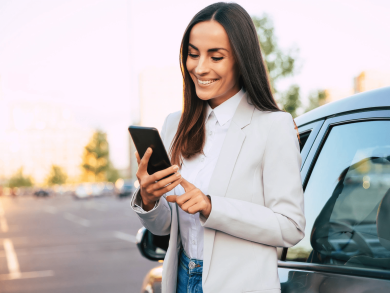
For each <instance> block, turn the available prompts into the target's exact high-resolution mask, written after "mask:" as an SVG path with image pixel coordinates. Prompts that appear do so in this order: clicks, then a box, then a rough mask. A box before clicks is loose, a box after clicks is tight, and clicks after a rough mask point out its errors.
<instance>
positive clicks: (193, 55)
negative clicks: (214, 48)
mask: <svg viewBox="0 0 390 293" xmlns="http://www.w3.org/2000/svg"><path fill="white" fill-rule="evenodd" d="M188 56H190V57H191V58H197V57H198V56H199V55H195V54H188Z"/></svg>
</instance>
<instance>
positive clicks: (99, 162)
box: [82, 130, 119, 182]
mask: <svg viewBox="0 0 390 293" xmlns="http://www.w3.org/2000/svg"><path fill="white" fill-rule="evenodd" d="M82 169H83V175H82V180H83V181H85V182H101V181H107V180H108V179H112V178H115V176H117V174H116V172H117V171H116V170H115V169H114V168H113V167H112V165H111V163H110V160H109V145H108V141H107V135H106V133H104V132H102V131H100V130H97V131H95V133H94V134H93V136H92V138H91V140H90V141H89V143H88V145H87V146H86V147H85V149H84V154H83V163H82ZM118 177H119V176H118ZM116 179H117V178H116Z"/></svg>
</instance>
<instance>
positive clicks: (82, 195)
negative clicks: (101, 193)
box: [73, 183, 92, 199]
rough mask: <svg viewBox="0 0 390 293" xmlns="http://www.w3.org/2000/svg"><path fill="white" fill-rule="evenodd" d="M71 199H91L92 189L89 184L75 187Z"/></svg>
mask: <svg viewBox="0 0 390 293" xmlns="http://www.w3.org/2000/svg"><path fill="white" fill-rule="evenodd" d="M73 197H74V198H75V199H88V198H91V197H92V188H91V184H89V183H83V184H80V185H78V186H77V187H76V189H75V191H74V193H73Z"/></svg>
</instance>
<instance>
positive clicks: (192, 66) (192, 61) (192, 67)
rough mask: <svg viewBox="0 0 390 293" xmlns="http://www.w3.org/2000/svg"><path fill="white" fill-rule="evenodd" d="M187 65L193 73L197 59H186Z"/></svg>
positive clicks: (188, 69)
mask: <svg viewBox="0 0 390 293" xmlns="http://www.w3.org/2000/svg"><path fill="white" fill-rule="evenodd" d="M186 67H187V71H188V72H189V73H191V72H192V71H193V70H194V69H195V67H196V60H192V59H189V58H188V59H187V61H186Z"/></svg>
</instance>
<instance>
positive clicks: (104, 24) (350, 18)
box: [0, 0, 390, 168]
mask: <svg viewBox="0 0 390 293" xmlns="http://www.w3.org/2000/svg"><path fill="white" fill-rule="evenodd" d="M213 2H214V1H206V0H196V1H189V0H167V1H161V0H159V1H157V0H139V1H136V0H133V1H131V0H56V1H52V0H46V1H45V0H33V1H27V0H18V1H7V0H2V1H1V2H0V78H1V87H2V98H3V99H4V100H15V99H18V100H29V101H35V100H37V101H38V100H44V101H45V100H46V101H50V102H53V103H60V104H63V105H66V106H68V107H69V108H70V109H71V110H72V111H73V112H74V113H75V116H76V118H77V120H78V121H79V122H80V123H83V124H84V125H87V126H90V127H100V128H102V129H103V130H105V131H107V132H108V137H109V142H110V146H111V158H112V160H113V163H114V165H115V166H116V167H118V168H125V167H126V166H127V164H128V140H129V137H128V133H127V126H128V125H129V124H130V123H131V121H132V120H133V119H136V118H137V113H138V75H139V72H140V71H142V70H143V69H144V68H146V67H150V66H155V67H166V66H167V67H168V66H178V57H179V46H180V42H181V37H182V34H183V32H184V29H185V27H186V26H187V24H188V22H189V21H190V19H191V18H192V17H193V16H194V15H195V13H196V12H198V11H199V10H200V9H202V8H203V7H205V6H206V5H208V4H210V3H213ZM236 2H238V3H239V4H241V5H242V6H243V7H244V8H245V9H246V10H247V11H248V12H249V14H250V15H259V16H260V15H261V14H263V13H264V12H266V13H268V14H269V15H270V16H271V17H272V18H273V21H274V26H275V33H276V35H277V37H278V40H279V44H280V45H281V47H282V48H289V47H291V46H295V47H297V48H299V49H300V54H299V56H300V61H301V70H300V73H299V74H297V75H296V76H295V77H294V78H292V79H290V80H287V81H285V82H284V83H283V84H281V85H280V86H282V87H285V86H287V85H289V84H290V83H292V82H296V83H298V84H299V85H300V86H301V89H302V96H303V101H304V102H305V101H306V98H307V95H308V93H309V92H310V91H312V90H315V89H319V88H322V89H325V88H341V89H346V88H351V87H352V85H353V78H354V77H355V76H356V75H358V74H359V73H360V72H361V71H362V70H366V69H380V70H385V71H389V70H390V69H389V68H390V56H389V52H390V39H389V38H388V35H389V33H390V32H389V30H390V18H389V17H388V12H389V11H390V2H389V1H386V0H370V1H368V0H343V1H339V0H327V1H310V0H295V1H294V0H272V1H259V0H242V1H236ZM156 98H158V97H156ZM166 114H169V113H166Z"/></svg>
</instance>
